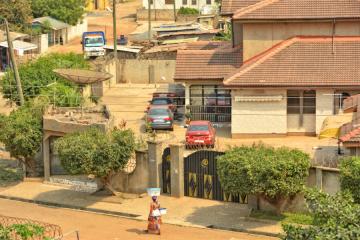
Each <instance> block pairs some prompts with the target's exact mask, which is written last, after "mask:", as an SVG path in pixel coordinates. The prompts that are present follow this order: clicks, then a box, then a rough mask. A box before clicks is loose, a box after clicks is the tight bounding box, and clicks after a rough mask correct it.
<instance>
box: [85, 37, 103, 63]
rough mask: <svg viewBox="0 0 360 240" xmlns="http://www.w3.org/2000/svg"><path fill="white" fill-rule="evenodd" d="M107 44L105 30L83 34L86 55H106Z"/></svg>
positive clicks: (87, 56) (86, 56)
mask: <svg viewBox="0 0 360 240" xmlns="http://www.w3.org/2000/svg"><path fill="white" fill-rule="evenodd" d="M105 44H106V39H105V34H104V32H84V33H83V36H82V46H83V52H84V57H85V58H89V57H98V56H104V55H105V49H104V46H105Z"/></svg>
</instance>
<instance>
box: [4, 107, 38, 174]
mask: <svg viewBox="0 0 360 240" xmlns="http://www.w3.org/2000/svg"><path fill="white" fill-rule="evenodd" d="M43 111H44V105H42V104H40V103H37V104H31V103H27V104H26V105H24V106H22V107H20V108H19V109H17V110H15V111H13V112H11V113H10V115H9V116H2V117H1V118H0V127H1V131H0V142H2V143H4V145H5V149H6V151H8V152H10V155H11V156H12V157H14V158H17V159H18V160H20V161H21V162H23V163H24V164H25V165H26V167H27V170H28V172H29V174H30V175H31V176H36V163H35V159H34V157H35V155H36V154H37V153H38V152H39V151H40V146H41V143H42V114H43Z"/></svg>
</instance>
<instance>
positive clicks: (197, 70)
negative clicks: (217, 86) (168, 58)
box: [174, 42, 242, 81]
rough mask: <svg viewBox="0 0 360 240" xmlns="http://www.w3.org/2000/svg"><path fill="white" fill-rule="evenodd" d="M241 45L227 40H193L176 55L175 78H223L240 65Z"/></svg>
mask: <svg viewBox="0 0 360 240" xmlns="http://www.w3.org/2000/svg"><path fill="white" fill-rule="evenodd" d="M241 63H242V52H241V47H237V48H232V47H231V43H228V42H195V43H191V44H189V45H188V47H187V49H186V50H179V51H178V52H177V57H176V70H175V77H174V79H175V80H180V81H181V80H223V79H224V77H225V76H227V75H228V74H229V73H231V72H234V71H235V70H236V69H238V68H239V67H240V66H241Z"/></svg>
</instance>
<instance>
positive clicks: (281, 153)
mask: <svg viewBox="0 0 360 240" xmlns="http://www.w3.org/2000/svg"><path fill="white" fill-rule="evenodd" d="M309 167H310V157H309V155H308V154H306V153H304V152H302V151H300V150H297V149H289V148H285V147H282V148H278V149H275V148H272V147H267V146H264V145H262V144H259V145H253V146H251V147H247V146H242V147H235V148H232V149H230V150H228V151H227V152H226V153H225V154H224V155H222V156H220V157H219V158H218V160H217V168H218V175H219V179H220V181H221V184H222V187H223V188H224V191H226V192H229V193H233V194H240V195H250V194H253V195H257V196H259V197H262V198H264V199H266V200H267V201H268V202H269V203H271V204H272V205H274V206H275V207H276V209H277V210H278V212H281V211H282V207H283V204H284V203H285V201H286V199H287V198H288V197H293V196H295V195H296V194H297V193H299V192H301V191H302V190H303V188H304V185H305V182H306V177H307V176H308V173H309Z"/></svg>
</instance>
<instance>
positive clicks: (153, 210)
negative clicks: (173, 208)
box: [147, 196, 161, 235]
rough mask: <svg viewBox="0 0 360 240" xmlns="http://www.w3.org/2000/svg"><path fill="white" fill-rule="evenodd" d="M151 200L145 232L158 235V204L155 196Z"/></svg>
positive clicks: (159, 215)
mask: <svg viewBox="0 0 360 240" xmlns="http://www.w3.org/2000/svg"><path fill="white" fill-rule="evenodd" d="M151 199H152V202H151V203H150V213H149V217H148V227H147V232H148V233H153V234H158V235H160V224H161V214H160V204H159V202H158V199H157V196H152V197H151Z"/></svg>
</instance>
